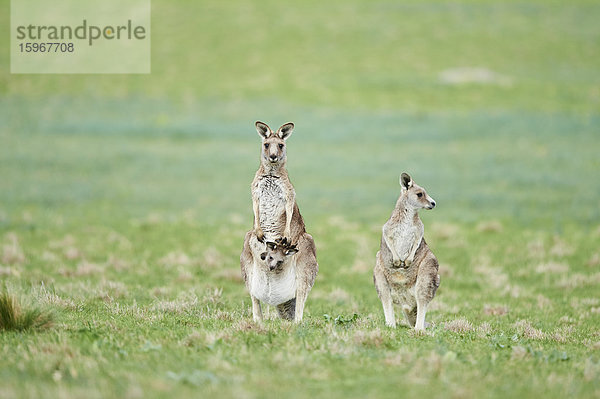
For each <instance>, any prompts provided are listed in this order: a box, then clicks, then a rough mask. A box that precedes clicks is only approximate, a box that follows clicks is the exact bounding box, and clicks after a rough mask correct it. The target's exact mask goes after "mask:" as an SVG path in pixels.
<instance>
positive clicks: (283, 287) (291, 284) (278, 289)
mask: <svg viewBox="0 0 600 399" xmlns="http://www.w3.org/2000/svg"><path fill="white" fill-rule="evenodd" d="M258 262H260V261H255V262H254V267H253V273H252V277H251V280H250V294H252V295H253V296H254V297H256V298H258V300H260V301H261V302H264V303H266V304H269V305H271V306H276V305H279V304H281V303H284V302H287V301H289V300H290V299H292V298H295V297H296V261H295V259H294V258H292V259H291V260H290V264H288V265H287V266H286V267H284V269H283V270H281V271H279V272H275V271H269V270H268V269H266V266H265V265H262V267H261V265H260V264H259V263H258Z"/></svg>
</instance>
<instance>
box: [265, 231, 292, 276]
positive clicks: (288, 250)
mask: <svg viewBox="0 0 600 399" xmlns="http://www.w3.org/2000/svg"><path fill="white" fill-rule="evenodd" d="M296 252H298V248H296V246H295V245H292V243H291V242H290V241H288V240H287V239H286V238H283V239H282V238H278V239H277V240H275V242H272V241H267V252H263V253H262V254H260V258H261V259H262V260H264V261H265V262H266V263H267V266H269V270H270V271H273V270H275V269H279V268H281V267H282V266H283V264H284V262H285V259H286V258H287V257H288V256H292V255H294V254H295V253H296Z"/></svg>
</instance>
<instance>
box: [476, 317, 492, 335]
mask: <svg viewBox="0 0 600 399" xmlns="http://www.w3.org/2000/svg"><path fill="white" fill-rule="evenodd" d="M493 331H494V330H493V328H492V326H491V325H490V323H488V322H487V321H486V322H483V323H481V325H480V326H479V327H477V335H478V336H479V337H482V338H483V337H485V336H488V335H490V334H491V333H492V332H493Z"/></svg>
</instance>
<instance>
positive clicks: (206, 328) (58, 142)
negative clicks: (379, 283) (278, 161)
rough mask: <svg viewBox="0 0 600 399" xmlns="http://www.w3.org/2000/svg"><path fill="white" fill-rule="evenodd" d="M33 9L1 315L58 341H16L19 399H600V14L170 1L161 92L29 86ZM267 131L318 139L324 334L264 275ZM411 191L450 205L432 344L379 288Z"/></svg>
mask: <svg viewBox="0 0 600 399" xmlns="http://www.w3.org/2000/svg"><path fill="white" fill-rule="evenodd" d="M8 7H9V2H8V1H6V0H2V1H0V8H1V9H2V16H3V17H2V18H3V23H2V24H1V27H0V32H1V33H2V35H1V38H0V50H1V51H0V65H2V69H1V73H0V121H1V122H0V144H1V145H0V282H1V283H0V294H2V295H4V294H7V293H8V294H10V295H11V296H13V297H14V298H17V299H18V300H19V301H20V302H21V304H22V306H23V308H24V309H35V308H38V309H40V310H41V311H42V312H43V313H44V314H49V315H51V317H53V319H54V323H53V325H52V326H51V327H50V328H39V329H29V330H25V331H16V330H1V329H0V357H1V358H2V362H0V398H21V397H31V398H38V397H52V398H53V397H56V398H79V397H85V398H96V397H98V398H100V397H128V398H138V397H140V398H142V397H169V398H175V397H190V396H201V397H236V398H245V397H247V398H263V397H288V398H304V397H307V396H309V395H313V396H317V397H331V398H337V397H340V398H342V397H361V398H363V397H372V398H388V397H389V398H392V397H394V398H395V397H398V396H406V397H417V396H421V397H423V396H425V397H460V398H479V397H490V398H505V397H532V396H539V397H546V398H564V397H581V398H590V397H596V398H600V295H599V292H600V290H599V286H600V268H599V267H600V208H599V206H598V204H599V203H600V183H599V180H598V175H599V171H600V158H599V157H598V153H600V112H598V110H599V109H600V73H599V72H598V71H600V44H599V43H600V25H598V23H597V21H598V19H600V6H599V5H598V4H597V3H596V2H593V1H572V2H568V3H566V4H565V3H564V2H558V1H539V2H517V1H507V2H492V1H460V2H438V1H435V2H434V1H423V2H418V3H414V2H383V1H373V2H366V1H365V2H361V1H358V0H354V1H343V2H342V1H332V2H327V3H324V2H316V1H314V2H313V1H307V2H296V3H294V4H284V3H281V2H275V1H261V2H237V1H236V2H218V1H201V2H198V1H194V2H192V1H185V2H184V1H181V2H167V1H158V0H155V1H153V2H152V9H153V20H152V30H153V32H152V40H153V43H152V52H153V53H152V74H150V75H139V76H134V75H11V74H9V73H8V65H9V60H8V58H7V57H8V54H9V52H8V46H9V41H8V37H9V26H10V24H9V21H8V15H9V13H8ZM4 11H6V12H4ZM4 22H5V23H4ZM257 119H260V120H264V121H265V122H267V123H269V124H270V125H271V126H279V125H280V124H282V123H284V122H286V121H288V120H291V121H294V122H295V123H296V130H295V132H294V134H293V135H292V137H291V138H290V139H289V140H288V170H289V173H290V176H291V179H292V182H293V183H294V185H295V188H296V192H297V200H298V203H299V206H300V209H301V211H302V214H303V216H304V218H305V221H306V224H307V228H308V231H309V232H310V233H311V234H312V235H313V237H314V238H315V241H316V244H317V257H318V261H319V265H320V271H319V275H318V277H317V281H316V283H315V286H314V289H313V291H312V293H311V295H310V296H309V299H308V302H307V308H306V311H305V319H304V321H303V323H302V324H300V325H294V324H292V323H288V322H283V321H281V320H278V319H277V318H276V317H275V311H274V309H271V310H270V311H269V312H268V313H267V320H265V322H264V323H262V324H255V323H253V322H252V315H251V309H250V298H249V296H248V294H247V293H246V291H245V288H244V284H243V282H242V281H241V276H240V272H239V254H240V251H241V248H242V240H243V236H244V233H245V232H246V231H247V230H248V229H250V228H251V226H252V209H251V200H250V189H249V185H250V182H251V180H252V178H253V175H254V172H255V170H256V168H257V167H258V156H259V150H260V142H259V137H258V136H257V134H256V132H255V130H254V127H253V123H254V121H255V120H257ZM402 171H407V172H409V173H410V174H411V175H412V176H413V178H414V179H415V181H416V182H417V183H418V184H420V185H422V186H423V187H425V188H426V189H427V191H428V193H429V194H430V195H431V196H432V197H433V198H435V200H436V202H437V203H438V206H437V207H436V209H435V210H433V211H424V212H422V218H423V220H424V223H425V236H426V238H427V241H428V243H429V245H430V247H431V248H432V249H433V251H434V252H435V253H436V255H437V257H438V259H439V260H440V264H441V266H440V274H441V277H442V285H441V287H440V289H439V291H438V294H437V296H436V298H435V299H434V301H433V302H432V304H431V310H430V311H429V313H428V321H429V322H430V323H431V326H430V328H429V329H428V330H427V333H426V334H424V335H418V334H414V333H413V332H412V331H411V330H410V329H409V328H408V327H406V326H405V325H403V324H401V325H399V326H398V328H397V329H395V330H393V329H389V328H386V327H385V326H384V320H383V311H382V309H381V304H380V302H379V300H378V298H377V295H376V292H375V289H374V286H373V282H372V268H373V266H374V262H375V253H376V252H377V250H378V247H379V239H380V234H381V233H380V231H381V226H382V225H383V223H384V222H385V221H386V219H387V218H388V217H389V214H390V213H391V211H392V208H393V206H394V203H395V200H396V198H397V196H398V194H399V186H398V176H399V174H400V173H401V172H402ZM0 316H1V315H0Z"/></svg>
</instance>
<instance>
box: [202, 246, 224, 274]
mask: <svg viewBox="0 0 600 399" xmlns="http://www.w3.org/2000/svg"><path fill="white" fill-rule="evenodd" d="M223 264H224V262H223V255H222V254H221V253H220V252H219V251H218V250H217V249H216V248H215V247H209V248H207V249H206V250H205V251H204V253H203V254H202V266H205V267H207V268H210V269H212V268H216V267H219V266H222V265H223Z"/></svg>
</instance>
